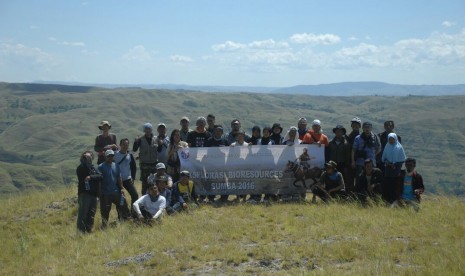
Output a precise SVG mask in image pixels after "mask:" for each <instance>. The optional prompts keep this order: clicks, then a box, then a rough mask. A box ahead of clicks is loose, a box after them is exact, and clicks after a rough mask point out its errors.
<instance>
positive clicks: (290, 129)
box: [283, 126, 300, 145]
mask: <svg viewBox="0 0 465 276" xmlns="http://www.w3.org/2000/svg"><path fill="white" fill-rule="evenodd" d="M291 131H295V137H294V141H291V143H292V145H298V144H300V140H299V134H298V133H297V127H295V126H291V127H290V128H289V130H288V131H287V133H286V136H284V140H283V142H285V141H289V139H290V137H289V132H291Z"/></svg>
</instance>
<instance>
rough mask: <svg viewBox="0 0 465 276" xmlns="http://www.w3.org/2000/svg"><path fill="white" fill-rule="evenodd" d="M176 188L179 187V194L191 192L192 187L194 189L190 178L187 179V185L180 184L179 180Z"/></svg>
mask: <svg viewBox="0 0 465 276" xmlns="http://www.w3.org/2000/svg"><path fill="white" fill-rule="evenodd" d="M188 186H189V189H187V187H188ZM178 189H179V193H180V194H187V193H188V194H189V195H190V194H191V193H192V191H193V190H192V189H194V181H192V180H189V184H188V185H183V184H181V182H179V183H178Z"/></svg>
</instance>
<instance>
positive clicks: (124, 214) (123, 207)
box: [112, 193, 130, 221]
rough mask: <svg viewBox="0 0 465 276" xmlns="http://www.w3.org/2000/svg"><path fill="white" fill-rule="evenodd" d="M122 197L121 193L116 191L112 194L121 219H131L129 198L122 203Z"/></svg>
mask: <svg viewBox="0 0 465 276" xmlns="http://www.w3.org/2000/svg"><path fill="white" fill-rule="evenodd" d="M121 197H122V195H121V193H115V194H113V195H112V203H113V204H115V206H116V212H117V213H118V220H119V221H123V220H126V219H129V217H130V216H129V209H128V203H127V200H126V199H125V200H124V202H123V204H121Z"/></svg>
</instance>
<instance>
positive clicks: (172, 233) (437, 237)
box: [0, 187, 465, 275]
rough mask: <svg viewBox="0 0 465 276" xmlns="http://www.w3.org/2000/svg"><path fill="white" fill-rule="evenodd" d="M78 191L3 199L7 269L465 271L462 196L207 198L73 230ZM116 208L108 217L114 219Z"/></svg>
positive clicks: (0, 222) (2, 269)
mask: <svg viewBox="0 0 465 276" xmlns="http://www.w3.org/2000/svg"><path fill="white" fill-rule="evenodd" d="M75 194H76V190H75V189H74V188H73V187H68V188H66V187H62V188H59V189H56V190H54V191H50V190H45V191H42V192H37V191H35V192H26V193H24V194H22V195H19V196H17V197H14V198H10V199H0V229H1V230H0V235H1V236H2V250H1V252H0V260H1V264H2V265H1V266H0V274H2V275H30V274H33V275H109V274H116V275H127V274H138V275H154V274H157V275H220V274H227V275H229V274H233V275H238V274H241V275H243V274H253V275H257V274H260V275H261V274H267V275H269V274H273V275H300V274H308V273H325V274H328V275H347V274H350V275H395V274H401V275H461V274H463V272H464V267H463V264H464V262H465V255H464V254H463V252H464V250H465V245H464V243H463V242H462V241H461V237H463V233H464V232H465V223H464V222H465V215H464V214H465V213H464V212H463V210H464V202H463V200H460V199H458V198H455V197H447V198H446V197H425V199H424V201H423V202H422V207H421V209H420V211H419V212H418V213H415V212H414V211H413V210H410V209H391V208H386V207H383V206H372V207H368V208H362V207H359V206H357V205H353V204H337V203H335V204H327V205H326V204H320V203H318V204H274V205H271V206H268V207H265V206H262V205H253V206H251V205H234V206H223V207H221V208H214V207H213V206H211V205H203V206H201V207H200V208H198V209H195V210H193V211H192V212H190V213H187V214H186V213H183V214H179V215H177V216H174V217H165V219H164V221H163V222H162V223H161V224H159V225H154V226H153V227H137V226H135V225H134V224H133V223H131V222H125V223H122V224H116V225H115V226H114V227H111V228H109V229H107V230H105V231H101V230H99V226H100V216H99V212H97V216H96V225H95V226H96V228H95V232H94V233H92V234H89V235H84V236H82V235H78V234H77V233H76V213H77V203H76V196H75ZM115 213H116V212H115V211H114V210H113V212H112V216H111V218H110V221H115V219H116V218H115V216H116V215H115Z"/></svg>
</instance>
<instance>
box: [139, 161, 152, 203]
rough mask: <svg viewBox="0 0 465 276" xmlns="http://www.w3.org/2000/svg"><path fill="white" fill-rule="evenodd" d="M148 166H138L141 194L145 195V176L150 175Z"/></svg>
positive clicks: (146, 185)
mask: <svg viewBox="0 0 465 276" xmlns="http://www.w3.org/2000/svg"><path fill="white" fill-rule="evenodd" d="M150 171H151V169H150V167H144V168H142V167H141V168H140V181H141V182H142V188H141V196H143V195H145V194H146V193H147V187H148V183H147V177H149V175H150Z"/></svg>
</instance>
